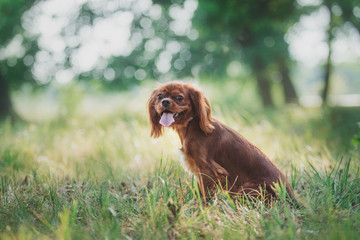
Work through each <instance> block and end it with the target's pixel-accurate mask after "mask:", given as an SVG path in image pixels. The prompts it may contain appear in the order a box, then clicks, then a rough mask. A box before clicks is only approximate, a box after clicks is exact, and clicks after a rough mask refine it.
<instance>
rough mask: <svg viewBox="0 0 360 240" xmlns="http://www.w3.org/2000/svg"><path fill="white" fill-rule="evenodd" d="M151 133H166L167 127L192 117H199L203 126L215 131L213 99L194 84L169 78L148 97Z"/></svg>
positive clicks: (179, 125) (204, 128)
mask: <svg viewBox="0 0 360 240" xmlns="http://www.w3.org/2000/svg"><path fill="white" fill-rule="evenodd" d="M148 111H149V117H150V123H151V136H153V137H155V138H157V137H159V136H161V135H162V133H163V127H164V126H165V127H169V126H171V127H174V128H181V127H186V125H187V124H188V123H189V121H190V120H192V119H196V120H197V121H199V125H200V128H201V130H202V131H203V132H204V133H205V134H208V133H211V132H212V131H213V129H214V126H213V125H212V123H211V108H210V104H209V101H208V100H207V99H206V98H205V97H204V95H203V94H202V93H201V92H200V91H199V90H197V89H196V88H194V87H193V86H191V85H189V84H186V83H180V82H169V83H166V84H163V85H161V86H159V87H158V88H157V89H155V90H154V91H153V92H152V93H151V96H150V99H149V101H148Z"/></svg>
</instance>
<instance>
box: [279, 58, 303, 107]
mask: <svg viewBox="0 0 360 240" xmlns="http://www.w3.org/2000/svg"><path fill="white" fill-rule="evenodd" d="M278 65H279V71H280V74H281V84H282V87H283V91H284V96H285V103H298V97H297V94H296V91H295V87H294V84H293V83H292V82H291V79H290V74H289V68H288V66H287V65H286V62H285V60H284V59H283V58H280V59H279V60H278Z"/></svg>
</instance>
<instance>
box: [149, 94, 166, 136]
mask: <svg viewBox="0 0 360 240" xmlns="http://www.w3.org/2000/svg"><path fill="white" fill-rule="evenodd" d="M156 99H157V96H156V90H154V91H153V92H152V93H151V96H150V98H149V101H148V113H149V120H150V125H151V136H152V137H154V138H158V137H160V136H161V135H162V134H163V126H162V125H161V124H160V123H159V121H160V116H159V114H158V113H157V112H156V110H155V102H156Z"/></svg>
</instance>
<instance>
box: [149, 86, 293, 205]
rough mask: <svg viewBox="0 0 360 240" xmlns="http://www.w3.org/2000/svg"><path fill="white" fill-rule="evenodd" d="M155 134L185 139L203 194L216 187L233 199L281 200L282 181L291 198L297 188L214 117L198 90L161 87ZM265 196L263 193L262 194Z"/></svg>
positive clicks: (155, 98)
mask: <svg viewBox="0 0 360 240" xmlns="http://www.w3.org/2000/svg"><path fill="white" fill-rule="evenodd" d="M148 110H149V116H150V123H151V136H153V137H155V138H157V137H159V136H161V135H162V133H163V128H164V126H165V127H171V128H173V129H174V130H175V131H176V132H177V133H178V134H179V137H180V140H181V144H182V149H181V150H182V152H183V153H184V155H185V163H186V166H187V168H188V169H189V170H190V171H191V172H192V173H193V174H195V175H196V176H197V179H198V182H199V187H200V190H201V192H202V195H203V196H205V192H206V191H208V193H210V194H213V193H214V190H215V189H216V188H215V187H216V185H221V187H222V188H223V189H226V190H227V191H229V193H232V194H233V195H238V194H247V195H250V196H252V197H260V194H262V196H264V193H265V198H266V200H269V201H270V200H271V198H272V197H276V192H275V191H274V189H273V187H274V184H275V183H279V182H280V181H281V182H282V183H284V184H285V185H286V191H287V193H288V195H289V197H290V198H291V199H292V200H294V201H295V198H294V193H293V190H292V188H291V186H290V184H289V182H288V181H287V180H286V178H285V176H284V175H283V174H282V173H281V172H280V171H279V169H278V168H277V167H276V166H275V165H274V164H273V163H272V162H271V161H270V160H269V158H268V157H266V156H265V154H264V153H262V152H261V151H260V150H259V149H258V148H257V147H255V146H254V145H252V144H251V143H250V142H249V141H247V140H246V139H245V138H244V137H243V136H241V135H240V134H239V133H237V132H235V131H234V130H232V129H231V128H229V127H228V126H226V125H224V124H222V123H221V122H219V121H217V120H215V119H213V118H212V117H211V107H210V104H209V101H208V100H207V99H206V98H205V97H204V95H203V94H202V93H201V92H200V91H199V90H197V89H196V88H194V87H193V86H191V85H189V84H185V83H180V82H170V83H167V84H164V85H161V86H160V87H158V88H157V89H155V90H154V91H153V92H152V94H151V96H150V99H149V102H148ZM260 192H262V193H260Z"/></svg>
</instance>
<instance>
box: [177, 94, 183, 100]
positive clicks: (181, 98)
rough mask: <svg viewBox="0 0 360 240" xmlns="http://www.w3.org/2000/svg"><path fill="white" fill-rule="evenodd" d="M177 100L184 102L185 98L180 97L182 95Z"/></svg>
mask: <svg viewBox="0 0 360 240" xmlns="http://www.w3.org/2000/svg"><path fill="white" fill-rule="evenodd" d="M176 99H177V100H179V101H182V100H184V98H183V96H180V95H179V96H177V97H176Z"/></svg>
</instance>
